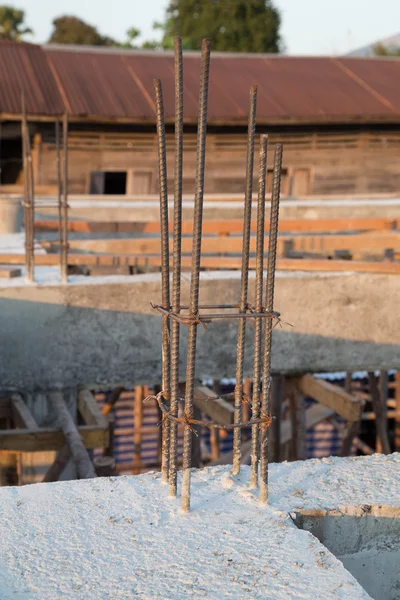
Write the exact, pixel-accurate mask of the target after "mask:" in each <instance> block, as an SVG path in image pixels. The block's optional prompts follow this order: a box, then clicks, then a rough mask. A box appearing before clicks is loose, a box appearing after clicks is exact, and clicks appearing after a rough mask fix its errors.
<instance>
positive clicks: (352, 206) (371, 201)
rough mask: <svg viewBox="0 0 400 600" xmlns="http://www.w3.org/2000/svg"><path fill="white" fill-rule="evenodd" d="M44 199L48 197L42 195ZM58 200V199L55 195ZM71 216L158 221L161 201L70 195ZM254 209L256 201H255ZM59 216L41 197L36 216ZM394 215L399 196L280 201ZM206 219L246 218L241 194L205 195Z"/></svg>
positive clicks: (297, 210) (321, 214)
mask: <svg viewBox="0 0 400 600" xmlns="http://www.w3.org/2000/svg"><path fill="white" fill-rule="evenodd" d="M43 200H45V198H43ZM54 203H55V198H54ZM68 204H69V206H70V209H69V211H68V217H69V219H84V220H87V221H102V222H109V223H115V222H119V221H121V222H122V221H124V222H143V221H145V222H148V221H159V219H160V204H159V200H158V199H157V198H156V197H154V198H151V199H149V198H146V197H143V198H136V199H134V198H129V197H121V196H119V197H117V198H113V197H112V196H103V197H101V199H100V197H96V198H94V197H93V196H92V197H91V196H70V197H69V200H68ZM268 204H269V203H267V206H266V218H269V206H268ZM253 208H254V210H255V208H256V204H255V203H253ZM169 209H170V215H169V218H170V220H172V219H173V203H172V202H170V203H169ZM50 216H52V217H53V218H55V219H56V218H57V208H56V204H55V206H54V208H44V207H43V206H40V198H39V201H38V202H37V206H36V218H37V219H39V220H41V219H46V218H47V217H50ZM373 217H377V218H395V217H400V198H390V197H389V198H384V197H380V198H358V199H354V198H350V199H346V198H341V199H338V200H332V199H316V198H313V199H300V200H299V199H296V198H293V199H286V200H285V199H284V200H281V203H280V218H281V219H340V218H344V219H350V218H357V219H361V218H373ZM192 218H193V201H190V200H188V199H184V201H183V219H184V220H185V221H187V220H191V219H192ZM204 219H205V220H221V219H230V220H231V219H243V197H242V196H241V195H230V194H229V195H220V196H206V197H205V202H204Z"/></svg>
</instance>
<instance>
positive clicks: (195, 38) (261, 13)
mask: <svg viewBox="0 0 400 600" xmlns="http://www.w3.org/2000/svg"><path fill="white" fill-rule="evenodd" d="M280 22H281V19H280V14H279V12H278V10H277V9H276V8H275V7H274V6H273V4H272V2H271V0H208V1H207V2H204V1H203V0H170V3H169V6H168V8H167V12H166V19H165V22H164V23H163V24H161V25H160V24H155V27H156V28H159V29H162V31H163V38H162V40H161V42H160V43H159V47H161V48H171V47H172V46H173V38H174V37H176V36H179V37H181V38H182V43H183V47H184V48H185V49H192V50H199V49H200V48H201V41H202V39H203V38H206V37H208V38H211V40H212V47H213V49H214V50H222V51H228V52H279V51H280V49H281V38H280V35H279V27H280Z"/></svg>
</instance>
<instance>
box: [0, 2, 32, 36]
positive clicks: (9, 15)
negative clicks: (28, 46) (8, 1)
mask: <svg viewBox="0 0 400 600" xmlns="http://www.w3.org/2000/svg"><path fill="white" fill-rule="evenodd" d="M24 21H25V12H24V11H23V10H18V9H17V8H14V7H13V6H6V5H3V6H0V39H1V40H15V41H16V42H21V41H22V37H23V36H24V35H27V34H30V33H33V31H32V29H30V28H29V27H24Z"/></svg>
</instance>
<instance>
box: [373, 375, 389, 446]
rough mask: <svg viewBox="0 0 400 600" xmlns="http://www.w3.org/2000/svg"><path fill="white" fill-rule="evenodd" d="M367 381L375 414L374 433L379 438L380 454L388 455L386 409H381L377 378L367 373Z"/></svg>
mask: <svg viewBox="0 0 400 600" xmlns="http://www.w3.org/2000/svg"><path fill="white" fill-rule="evenodd" d="M368 380H369V388H370V393H371V402H372V406H373V409H374V412H375V417H376V419H375V423H376V432H377V436H378V437H379V441H380V448H381V450H380V451H381V452H383V454H390V452H391V450H390V444H389V438H388V431H387V418H386V412H387V409H386V410H384V408H383V404H382V399H381V394H380V392H379V388H378V382H377V378H376V377H375V374H374V373H368Z"/></svg>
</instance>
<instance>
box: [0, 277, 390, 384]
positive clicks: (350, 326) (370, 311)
mask: <svg viewBox="0 0 400 600" xmlns="http://www.w3.org/2000/svg"><path fill="white" fill-rule="evenodd" d="M55 273H57V270H52V269H43V270H40V269H38V273H37V276H38V283H36V284H34V285H28V284H26V283H25V282H24V280H23V279H20V278H16V279H12V280H0V331H1V336H0V389H16V390H26V391H33V390H47V389H51V388H56V387H65V388H73V387H75V386H76V385H80V384H81V385H82V384H85V385H93V386H94V387H102V386H104V387H109V386H113V385H117V384H124V385H126V386H131V385H135V384H144V383H152V382H154V383H156V382H159V381H160V380H161V318H160V316H159V313H157V312H156V311H154V310H153V309H152V308H151V305H150V302H155V303H157V302H160V298H161V293H160V276H159V275H158V274H146V275H136V276H130V277H125V276H109V277H91V278H85V277H77V276H76V277H71V278H70V283H68V284H67V285H65V284H62V283H60V282H59V279H58V275H55ZM253 275H254V274H253ZM189 283H190V277H189V275H188V274H184V276H183V278H182V302H183V303H187V301H188V293H189ZM253 286H254V283H253V280H251V285H250V287H251V288H253ZM239 290H240V274H239V273H236V272H214V273H213V272H205V273H202V280H201V292H200V301H201V303H203V304H211V303H212V304H214V303H216V302H219V303H228V304H230V303H234V302H237V300H238V298H239ZM399 294H400V278H398V277H397V276H394V275H392V276H391V275H372V274H354V273H353V274H352V273H340V274H329V273H324V274H315V273H312V274H311V273H278V274H277V285H276V304H275V306H276V310H279V311H280V312H281V314H282V318H283V320H284V321H286V322H288V323H290V324H292V325H293V327H290V326H289V325H285V324H283V326H282V329H280V328H279V327H277V328H276V329H275V331H274V338H273V359H272V368H273V371H274V372H281V373H287V374H299V373H305V372H318V371H337V370H340V371H343V370H344V371H347V370H351V371H356V370H362V369H368V370H374V369H380V368H385V369H391V368H393V369H398V368H399V367H400V313H399V311H398V309H397V299H398V297H399ZM250 300H251V298H250ZM249 323H250V324H249V327H248V332H247V348H248V350H247V352H246V358H245V374H246V375H249V376H250V375H251V372H252V352H251V344H252V333H253V326H252V324H251V322H249ZM181 330H182V346H181V369H180V372H181V378H182V380H184V377H185V357H186V331H185V327H182V328H181ZM236 337H237V323H235V322H232V321H229V320H228V321H217V322H215V323H213V324H211V325H210V327H209V330H208V331H205V330H204V329H203V328H202V327H199V335H198V358H197V364H196V373H197V376H198V377H204V378H208V377H210V378H218V379H221V377H230V376H234V373H235V353H236Z"/></svg>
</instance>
